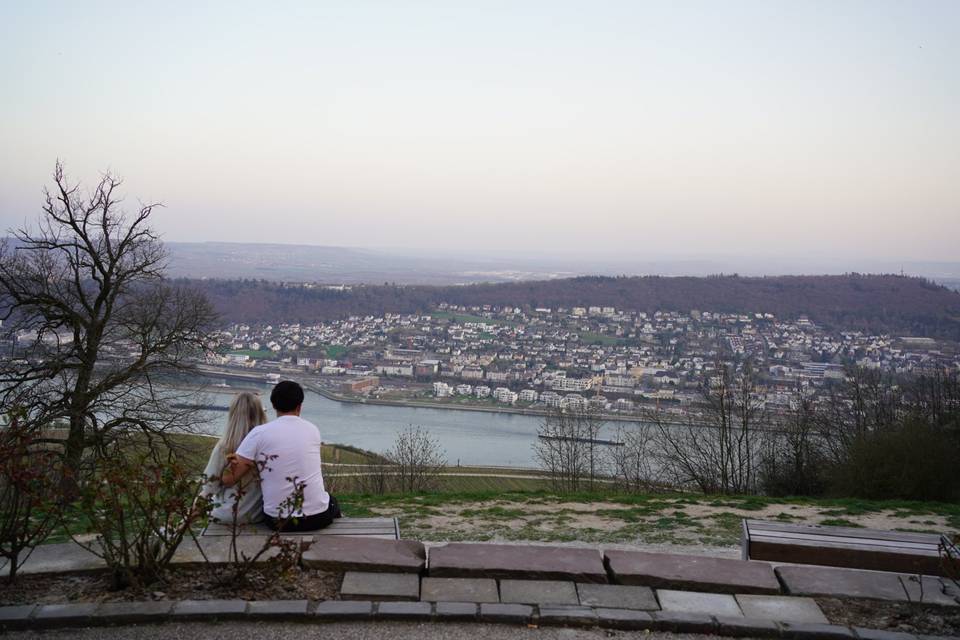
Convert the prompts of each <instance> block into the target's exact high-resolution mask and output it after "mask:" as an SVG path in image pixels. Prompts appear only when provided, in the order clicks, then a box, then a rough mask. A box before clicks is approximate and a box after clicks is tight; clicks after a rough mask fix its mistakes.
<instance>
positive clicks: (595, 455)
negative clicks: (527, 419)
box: [533, 408, 605, 492]
mask: <svg viewBox="0 0 960 640" xmlns="http://www.w3.org/2000/svg"><path fill="white" fill-rule="evenodd" d="M603 424H604V421H603V419H602V418H601V417H600V414H599V413H598V412H596V411H592V410H589V409H560V408H557V409H556V410H555V411H553V412H551V413H549V414H548V415H547V416H546V417H544V419H543V421H542V422H541V424H540V429H539V430H538V432H537V442H536V443H534V445H533V448H534V456H535V457H536V459H537V461H538V462H539V463H540V468H542V469H543V470H544V471H546V472H547V473H548V474H549V475H550V478H551V483H552V485H553V488H554V490H555V491H560V492H575V491H580V490H582V489H585V488H587V486H589V487H590V488H591V489H592V488H593V487H594V483H595V482H596V480H597V478H598V476H600V475H602V470H603V466H604V463H605V459H604V456H602V455H601V452H600V449H599V443H598V442H597V438H598V436H599V435H600V430H601V428H602V427H603Z"/></svg>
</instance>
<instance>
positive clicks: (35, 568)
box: [0, 542, 107, 575]
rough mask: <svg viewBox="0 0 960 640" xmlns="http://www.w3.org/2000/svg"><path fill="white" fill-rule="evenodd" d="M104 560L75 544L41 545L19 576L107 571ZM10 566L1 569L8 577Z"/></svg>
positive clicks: (0, 572) (0, 573) (21, 568)
mask: <svg viewBox="0 0 960 640" xmlns="http://www.w3.org/2000/svg"><path fill="white" fill-rule="evenodd" d="M106 568H107V565H106V564H104V562H103V560H101V559H100V558H99V557H97V556H96V555H94V554H93V553H92V552H90V551H87V550H86V549H84V548H83V547H81V546H80V545H78V544H77V543H75V542H64V543H58V544H41V545H40V546H38V547H36V548H35V549H34V550H33V553H31V554H30V557H29V558H27V561H26V562H24V563H23V566H22V567H20V569H19V570H18V571H17V573H18V575H19V574H39V573H61V572H65V571H105V570H106ZM9 571H10V568H9V565H8V566H6V567H4V568H3V569H0V575H7V574H8V573H9Z"/></svg>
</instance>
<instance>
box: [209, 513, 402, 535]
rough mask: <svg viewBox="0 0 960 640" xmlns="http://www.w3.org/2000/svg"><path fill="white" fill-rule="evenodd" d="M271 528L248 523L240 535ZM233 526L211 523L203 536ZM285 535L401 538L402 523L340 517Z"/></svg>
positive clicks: (223, 532)
mask: <svg viewBox="0 0 960 640" xmlns="http://www.w3.org/2000/svg"><path fill="white" fill-rule="evenodd" d="M269 533H271V530H270V528H269V527H267V525H265V524H248V525H243V526H242V527H240V531H239V535H242V536H253V535H265V534H269ZM230 534H231V527H230V526H228V525H225V524H219V523H211V524H209V525H207V528H206V529H204V530H203V533H202V534H201V535H203V536H229V535H230ZM283 535H285V536H295V535H304V536H355V537H361V538H382V539H385V540H399V539H400V524H399V523H398V522H397V519H396V518H338V519H337V520H335V521H334V522H333V524H331V525H330V526H329V527H326V528H324V529H320V530H318V531H304V532H302V533H285V534H283Z"/></svg>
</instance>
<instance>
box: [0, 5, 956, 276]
mask: <svg viewBox="0 0 960 640" xmlns="http://www.w3.org/2000/svg"><path fill="white" fill-rule="evenodd" d="M57 158H61V159H63V161H64V162H65V163H66V166H67V170H68V172H69V173H70V175H71V176H73V177H75V178H79V179H82V180H84V181H92V180H94V179H95V178H96V177H97V175H98V172H99V171H101V170H105V169H112V170H113V171H115V172H117V173H119V174H120V175H122V176H123V177H124V178H125V180H126V184H125V189H126V192H127V194H128V195H129V204H130V205H131V206H133V205H134V204H135V203H136V199H137V198H139V199H142V200H159V201H163V202H164V203H165V204H166V209H164V210H162V211H160V212H158V214H157V216H156V220H155V226H156V227H157V228H158V229H159V230H160V231H161V232H162V234H163V235H164V237H165V238H167V239H169V240H177V241H203V240H227V241H255V242H287V243H304V244H323V245H340V246H359V247H364V246H376V247H407V248H409V247H432V246H436V247H444V248H447V249H449V248H492V249H522V248H525V247H533V248H536V249H537V250H538V251H539V252H558V253H559V252H578V253H594V254H612V255H635V256H637V257H643V256H670V255H685V256H695V255H698V254H701V253H725V254H741V255H759V254H772V253H780V252H782V253H784V254H790V255H798V256H802V255H805V254H807V253H817V254H820V255H833V254H845V255H856V256H862V257H864V258H891V259H928V260H960V248H958V244H957V240H958V238H960V2H957V1H955V0H946V1H944V2H924V1H921V0H902V1H898V2H883V1H879V0H870V1H866V2H847V1H844V0H826V1H823V2H814V1H800V0H797V1H795V2H778V1H775V0H758V1H756V2H732V1H715V0H707V1H704V2H693V1H686V2H683V1H672V0H671V1H664V2H658V3H654V2H641V1H640V0H626V1H623V2H616V1H613V0H609V1H603V0H590V1H583V2H561V1H558V0H546V1H543V2H533V1H529V2H524V1H523V0H507V1H504V2H493V1H486V0H471V1H470V2H462V3H458V2H447V1H445V0H432V1H423V2H413V1H407V0H399V1H398V0H383V1H381V2H367V1H363V0H350V1H345V2H318V1H317V2H303V3H280V2H271V3H265V2H250V3H241V2H223V3H201V2H184V3H174V2H157V3H146V2H130V1H123V2H74V1H72V0H71V1H66V2H41V1H34V0H31V1H30V2H14V1H13V0H9V1H3V0H0V226H2V227H3V228H10V227H12V226H18V225H21V224H22V223H23V221H24V220H33V219H35V218H36V215H37V213H38V212H39V209H40V204H41V188H42V186H43V185H44V184H47V183H49V176H50V173H51V171H52V169H53V165H54V162H55V160H56V159H57Z"/></svg>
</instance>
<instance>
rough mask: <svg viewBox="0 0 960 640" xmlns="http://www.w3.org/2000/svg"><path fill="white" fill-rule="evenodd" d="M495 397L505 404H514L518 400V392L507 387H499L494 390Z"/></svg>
mask: <svg viewBox="0 0 960 640" xmlns="http://www.w3.org/2000/svg"><path fill="white" fill-rule="evenodd" d="M493 398H494V400H496V401H497V402H501V403H503V404H513V403H515V402H516V401H517V394H516V393H514V392H513V391H510V389H507V388H506V387H497V388H496V389H495V390H494V392H493Z"/></svg>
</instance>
